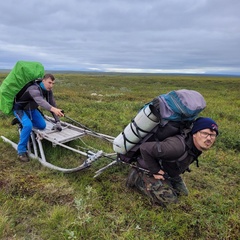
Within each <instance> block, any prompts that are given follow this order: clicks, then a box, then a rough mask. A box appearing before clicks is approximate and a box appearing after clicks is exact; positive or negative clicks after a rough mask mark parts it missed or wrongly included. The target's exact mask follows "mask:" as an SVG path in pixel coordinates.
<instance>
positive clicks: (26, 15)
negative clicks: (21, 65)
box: [0, 0, 240, 74]
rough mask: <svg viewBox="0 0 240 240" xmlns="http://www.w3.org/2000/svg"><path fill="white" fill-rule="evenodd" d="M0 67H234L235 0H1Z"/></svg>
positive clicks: (238, 68) (237, 63)
mask: <svg viewBox="0 0 240 240" xmlns="http://www.w3.org/2000/svg"><path fill="white" fill-rule="evenodd" d="M0 12H1V14H0V69H11V68H12V67H13V66H14V65H15V63H16V62H17V61H18V60H26V61H38V62H41V63H42V64H43V65H44V67H45V69H46V70H100V71H118V72H119V71H120V72H121V71H122V72H157V73H232V74H240V1H239V0H68V1H66V0H41V1H37V0H21V1H19V0H6V1H1V3H0Z"/></svg>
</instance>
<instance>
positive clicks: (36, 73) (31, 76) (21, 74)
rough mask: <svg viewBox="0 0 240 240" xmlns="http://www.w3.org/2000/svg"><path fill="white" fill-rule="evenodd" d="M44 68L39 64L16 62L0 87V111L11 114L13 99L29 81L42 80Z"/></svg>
mask: <svg viewBox="0 0 240 240" xmlns="http://www.w3.org/2000/svg"><path fill="white" fill-rule="evenodd" d="M43 76H44V67H43V65H42V64H41V63H39V62H28V61H18V62H17V63H16V64H15V66H14V68H13V69H12V70H11V72H10V73H9V74H8V76H7V77H6V78H5V79H4V80H3V82H2V84H1V86H0V111H2V112H3V113H5V114H10V113H12V108H13V102H14V98H15V96H16V95H17V93H18V92H19V91H20V90H21V89H22V88H23V87H24V86H25V85H26V84H27V83H28V82H30V81H32V80H35V79H37V78H43Z"/></svg>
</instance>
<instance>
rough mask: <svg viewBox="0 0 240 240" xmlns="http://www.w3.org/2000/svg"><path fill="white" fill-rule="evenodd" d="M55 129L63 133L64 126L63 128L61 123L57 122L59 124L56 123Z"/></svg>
mask: <svg viewBox="0 0 240 240" xmlns="http://www.w3.org/2000/svg"><path fill="white" fill-rule="evenodd" d="M55 129H57V130H58V131H59V132H61V131H62V126H61V123H60V122H57V123H56V125H55Z"/></svg>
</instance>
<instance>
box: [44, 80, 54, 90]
mask: <svg viewBox="0 0 240 240" xmlns="http://www.w3.org/2000/svg"><path fill="white" fill-rule="evenodd" d="M42 82H43V85H44V87H45V88H46V90H47V91H50V90H52V88H53V85H54V83H55V81H53V80H52V79H51V78H46V79H43V80H42Z"/></svg>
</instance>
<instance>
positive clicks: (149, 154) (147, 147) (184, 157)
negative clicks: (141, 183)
mask: <svg viewBox="0 0 240 240" xmlns="http://www.w3.org/2000/svg"><path fill="white" fill-rule="evenodd" d="M140 152H141V155H142V158H143V162H144V164H145V166H146V167H147V168H148V170H149V171H150V172H151V173H153V174H156V173H158V172H159V171H160V170H161V169H162V170H163V171H165V172H167V173H168V174H169V176H170V177H175V176H178V175H179V174H181V173H183V172H184V171H186V170H187V169H188V168H189V165H190V164H191V163H192V162H194V161H195V160H197V158H198V156H200V155H201V153H202V152H201V151H199V150H198V149H197V148H196V147H195V146H194V144H193V137H192V135H191V133H189V134H188V135H187V137H184V136H182V135H176V136H173V137H168V138H166V139H165V140H163V141H159V142H158V141H155V142H145V143H143V144H141V146H140Z"/></svg>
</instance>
